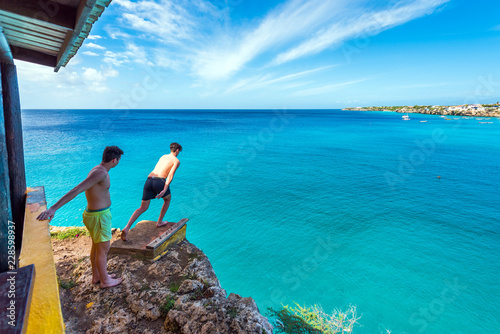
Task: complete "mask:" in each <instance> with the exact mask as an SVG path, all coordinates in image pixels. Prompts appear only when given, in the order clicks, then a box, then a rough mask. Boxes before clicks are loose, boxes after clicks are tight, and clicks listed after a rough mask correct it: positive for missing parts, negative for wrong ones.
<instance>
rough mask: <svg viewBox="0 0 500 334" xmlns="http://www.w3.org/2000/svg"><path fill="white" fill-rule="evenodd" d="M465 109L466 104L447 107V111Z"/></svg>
mask: <svg viewBox="0 0 500 334" xmlns="http://www.w3.org/2000/svg"><path fill="white" fill-rule="evenodd" d="M462 110H465V108H464V106H450V107H448V108H446V111H462Z"/></svg>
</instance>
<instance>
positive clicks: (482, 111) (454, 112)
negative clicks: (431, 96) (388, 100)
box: [342, 104, 500, 117]
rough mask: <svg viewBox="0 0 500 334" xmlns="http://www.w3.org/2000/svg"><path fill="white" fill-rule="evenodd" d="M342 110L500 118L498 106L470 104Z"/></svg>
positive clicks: (350, 108)
mask: <svg viewBox="0 0 500 334" xmlns="http://www.w3.org/2000/svg"><path fill="white" fill-rule="evenodd" d="M342 110H357V111H393V112H398V113H405V114H406V113H412V114H427V115H444V116H469V117H500V105H498V104H490V105H481V104H472V105H459V106H413V107H412V106H393V107H385V106H384V107H356V108H352V107H349V108H343V109H342Z"/></svg>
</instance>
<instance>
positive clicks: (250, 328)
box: [61, 241, 273, 334]
mask: <svg viewBox="0 0 500 334" xmlns="http://www.w3.org/2000/svg"><path fill="white" fill-rule="evenodd" d="M72 266H73V267H74V270H72V275H73V276H72V278H71V280H72V281H74V282H75V283H76V284H77V285H76V286H75V287H74V288H72V289H71V290H64V289H61V290H62V291H61V300H62V301H63V303H62V304H63V305H62V306H63V316H64V319H65V323H66V333H87V334H91V333H99V334H105V333H120V334H126V333H151V334H152V333H164V334H175V333H177V334H179V333H180V334H195V333H196V334H208V333H214V334H215V333H217V334H222V333H231V334H236V333H256V334H262V333H272V332H273V328H272V326H271V325H270V323H269V321H268V320H267V318H265V317H264V316H262V315H261V314H260V313H259V309H258V308H257V305H256V303H255V301H254V300H253V299H252V298H242V297H241V296H239V295H237V294H233V293H232V294H230V295H229V296H227V294H226V291H225V290H224V289H222V287H221V285H220V282H219V280H218V279H217V276H216V275H215V272H214V270H213V268H212V265H211V264H210V262H209V260H208V258H207V257H206V255H205V254H204V253H203V252H202V251H201V250H199V249H198V248H197V247H196V246H194V245H193V244H191V243H189V242H188V241H183V242H182V243H180V244H179V245H177V246H175V247H173V248H172V249H171V250H169V251H168V253H167V255H166V256H165V257H163V258H162V259H160V260H159V261H157V262H154V263H152V262H149V261H143V260H139V259H136V258H134V257H131V256H127V255H113V256H111V257H110V258H109V260H108V270H109V272H111V273H114V274H116V275H117V276H118V277H121V278H122V279H123V282H122V284H120V285H119V286H116V287H113V288H108V289H100V288H99V285H98V284H97V285H96V284H92V270H91V266H90V261H89V259H88V257H85V258H83V259H80V260H79V261H78V262H77V263H74V264H73V265H72Z"/></svg>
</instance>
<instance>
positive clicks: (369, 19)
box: [273, 0, 449, 65]
mask: <svg viewBox="0 0 500 334" xmlns="http://www.w3.org/2000/svg"><path fill="white" fill-rule="evenodd" d="M448 1H449V0H419V1H415V2H413V3H409V4H399V5H397V6H396V7H394V8H390V9H386V10H379V11H373V12H371V13H363V14H360V11H357V12H356V13H354V15H355V16H354V17H350V18H345V19H343V20H341V21H339V22H334V23H332V24H331V25H330V26H329V27H327V28H323V29H321V30H320V31H318V32H317V33H316V34H315V36H314V37H312V38H311V39H309V40H307V41H305V42H303V43H301V44H300V45H298V46H296V47H294V48H292V49H290V50H288V51H286V52H284V53H281V54H279V55H278V56H277V57H276V58H275V59H274V60H273V63H274V64H277V65H279V64H282V63H285V62H288V61H291V60H294V59H297V58H300V57H303V56H306V55H311V54H316V53H319V52H321V51H323V50H325V49H326V48H329V47H332V46H338V45H340V44H341V43H342V42H345V41H346V40H349V39H353V38H356V37H359V36H361V35H363V36H371V35H375V34H378V33H380V32H382V31H384V30H387V29H390V28H392V27H395V26H398V25H401V24H404V23H406V22H409V21H411V20H414V19H416V18H419V17H422V16H424V15H428V14H431V13H433V12H434V11H435V10H436V9H437V8H438V7H439V6H440V5H442V4H444V3H446V2H448Z"/></svg>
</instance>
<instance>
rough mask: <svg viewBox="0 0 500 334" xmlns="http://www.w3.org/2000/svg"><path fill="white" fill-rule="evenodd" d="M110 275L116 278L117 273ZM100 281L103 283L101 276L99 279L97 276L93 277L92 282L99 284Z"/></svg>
mask: <svg viewBox="0 0 500 334" xmlns="http://www.w3.org/2000/svg"><path fill="white" fill-rule="evenodd" d="M109 277H111V278H115V277H116V274H110V275H109ZM98 283H101V279H100V278H99V279H95V278H93V279H92V284H98Z"/></svg>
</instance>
